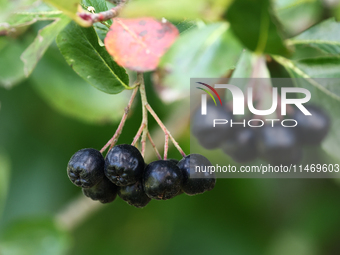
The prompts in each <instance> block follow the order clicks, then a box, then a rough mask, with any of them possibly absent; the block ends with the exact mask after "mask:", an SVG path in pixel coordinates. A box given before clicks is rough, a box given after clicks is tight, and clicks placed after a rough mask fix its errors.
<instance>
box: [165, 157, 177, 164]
mask: <svg viewBox="0 0 340 255" xmlns="http://www.w3.org/2000/svg"><path fill="white" fill-rule="evenodd" d="M167 160H168V161H170V162H172V163H174V164H175V165H177V164H178V162H179V161H178V160H177V159H173V158H169V159H167Z"/></svg>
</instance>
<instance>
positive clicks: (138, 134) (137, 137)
mask: <svg viewBox="0 0 340 255" xmlns="http://www.w3.org/2000/svg"><path fill="white" fill-rule="evenodd" d="M144 128H145V124H144V123H142V124H141V125H140V127H139V129H138V131H137V134H136V135H135V137H134V138H133V141H132V143H131V145H133V146H135V144H136V143H137V141H138V139H139V138H140V136H141V135H142V132H143V130H144Z"/></svg>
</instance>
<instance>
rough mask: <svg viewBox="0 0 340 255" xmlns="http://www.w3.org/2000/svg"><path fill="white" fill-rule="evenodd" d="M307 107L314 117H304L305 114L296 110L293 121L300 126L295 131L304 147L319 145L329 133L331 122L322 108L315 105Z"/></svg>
mask: <svg viewBox="0 0 340 255" xmlns="http://www.w3.org/2000/svg"><path fill="white" fill-rule="evenodd" d="M305 107H306V109H307V110H308V111H309V112H310V113H311V114H312V115H304V113H303V112H301V111H300V110H299V109H296V110H295V112H294V115H293V119H295V120H296V121H297V123H298V124H297V126H296V127H294V129H296V131H297V134H298V139H299V141H300V142H301V144H302V145H319V144H320V143H321V142H322V140H323V139H324V138H325V137H326V135H327V133H328V131H329V128H330V123H331V120H330V118H329V116H328V115H327V114H326V113H325V112H324V111H323V110H322V109H321V108H319V107H317V106H315V105H307V106H305Z"/></svg>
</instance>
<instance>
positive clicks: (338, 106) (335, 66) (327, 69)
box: [276, 57, 340, 159]
mask: <svg viewBox="0 0 340 255" xmlns="http://www.w3.org/2000/svg"><path fill="white" fill-rule="evenodd" d="M276 60H277V61H278V62H279V63H280V64H282V65H283V66H284V67H285V68H286V69H287V71H288V72H289V74H290V76H291V77H292V78H294V83H295V85H296V86H298V87H303V88H306V89H308V90H309V91H310V92H311V95H312V98H311V101H312V102H317V103H318V104H320V105H322V107H323V109H324V110H325V111H326V112H327V113H328V114H329V115H330V118H331V120H332V124H331V130H330V134H328V136H327V138H326V140H325V141H324V142H323V144H322V148H323V149H324V150H325V151H326V152H327V153H328V154H329V155H332V156H333V157H334V158H335V159H339V155H340V136H339V125H340V89H339V84H338V83H337V80H332V79H315V78H339V77H340V76H339V71H340V59H339V58H316V59H309V60H301V61H295V62H293V61H291V60H288V59H284V58H281V57H277V58H276ZM312 77H313V79H312Z"/></svg>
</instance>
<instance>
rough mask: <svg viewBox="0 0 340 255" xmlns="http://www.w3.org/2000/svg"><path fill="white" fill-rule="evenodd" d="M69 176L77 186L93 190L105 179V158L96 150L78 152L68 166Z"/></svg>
mask: <svg viewBox="0 0 340 255" xmlns="http://www.w3.org/2000/svg"><path fill="white" fill-rule="evenodd" d="M67 175H68V177H69V178H70V180H71V182H73V183H74V184H75V185H76V186H79V187H82V188H91V187H93V186H94V185H96V184H97V183H98V182H99V181H101V180H102V179H103V177H104V158H103V155H102V154H101V153H100V152H99V151H98V150H95V149H82V150H79V151H77V152H76V153H75V154H74V155H73V156H72V157H71V159H70V161H69V162H68V165H67Z"/></svg>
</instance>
